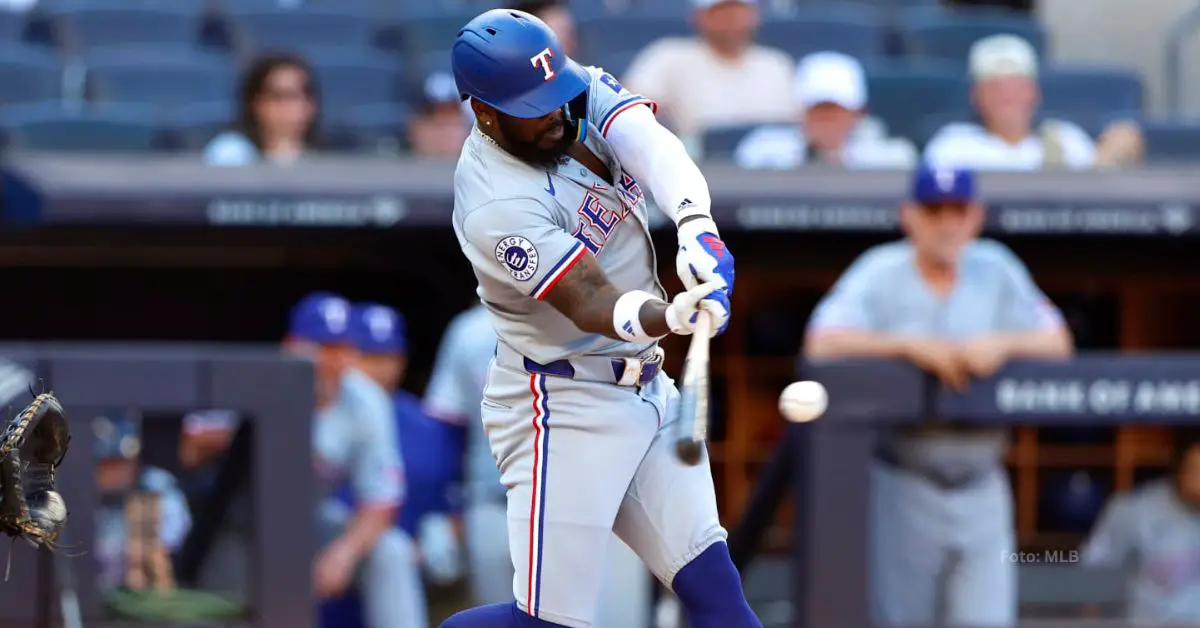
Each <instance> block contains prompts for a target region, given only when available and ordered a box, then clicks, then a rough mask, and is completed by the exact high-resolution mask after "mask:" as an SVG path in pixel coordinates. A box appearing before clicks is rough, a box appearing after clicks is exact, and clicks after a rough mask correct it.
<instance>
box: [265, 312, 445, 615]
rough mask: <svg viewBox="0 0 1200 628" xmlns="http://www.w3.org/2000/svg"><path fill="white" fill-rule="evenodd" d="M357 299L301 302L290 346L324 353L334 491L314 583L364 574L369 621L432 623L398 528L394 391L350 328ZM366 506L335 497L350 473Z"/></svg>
mask: <svg viewBox="0 0 1200 628" xmlns="http://www.w3.org/2000/svg"><path fill="white" fill-rule="evenodd" d="M350 315H351V310H350V303H349V302H348V301H346V299H344V298H342V297H340V296H337V295H334V294H330V293H326V292H321V293H315V294H312V295H309V296H307V297H305V298H304V299H303V300H301V301H300V303H299V304H297V305H296V306H295V308H293V310H292V313H291V322H290V326H289V330H288V336H287V338H286V339H285V340H284V347H285V349H287V350H288V351H289V352H291V353H293V354H296V355H300V356H306V357H309V358H310V359H312V360H313V361H314V368H315V378H314V379H315V385H316V402H317V416H316V420H315V421H314V422H313V430H314V432H313V446H314V448H315V449H316V452H315V456H314V459H315V460H316V464H317V478H318V481H320V482H322V484H323V488H324V490H323V491H322V493H321V494H322V498H321V501H320V503H319V504H318V505H317V506H318V512H317V514H318V530H319V531H320V533H321V538H322V541H323V543H324V546H323V548H322V549H321V551H320V552H319V553H318V555H317V559H316V564H315V566H314V571H313V584H314V587H315V593H316V594H317V597H318V598H319V599H323V600H324V599H330V598H333V597H336V596H339V595H341V594H342V593H344V592H345V591H346V590H347V589H349V588H350V586H351V584H352V581H353V580H354V579H355V576H356V575H361V577H360V578H358V584H359V588H360V590H361V591H362V594H363V602H364V615H365V618H366V623H367V625H368V626H369V628H408V627H409V626H425V625H427V623H428V622H427V620H426V619H425V617H424V605H423V604H420V605H416V604H414V602H413V600H414V599H423V598H422V596H423V592H422V591H421V583H420V581H419V580H417V581H414V569H413V568H412V564H413V558H412V556H413V553H412V545H411V543H410V542H409V541H408V540H407V538H406V537H405V536H404V535H403V534H401V533H400V531H399V530H396V529H395V528H393V526H392V522H393V519H394V517H395V512H396V509H397V508H398V507H399V505H400V501H401V498H402V489H403V487H402V474H401V467H400V455H399V453H398V452H397V449H396V431H395V426H394V424H393V420H392V407H391V403H390V402H389V400H388V397H387V393H385V392H384V391H383V389H382V388H380V386H379V385H378V384H376V383H375V382H373V381H372V380H371V379H370V378H369V377H367V376H366V375H364V374H363V372H362V371H360V370H359V369H357V368H355V361H356V358H357V355H356V352H355V351H354V349H353V345H352V342H351V335H350V318H351V316H350ZM347 480H348V481H349V482H350V483H351V484H352V486H353V488H354V499H355V503H356V504H357V507H356V508H354V509H353V510H352V509H349V508H347V507H346V506H345V504H344V503H343V502H341V501H340V500H338V499H337V498H336V496H335V495H334V493H335V491H336V489H337V487H338V485H339V484H341V482H343V481H347Z"/></svg>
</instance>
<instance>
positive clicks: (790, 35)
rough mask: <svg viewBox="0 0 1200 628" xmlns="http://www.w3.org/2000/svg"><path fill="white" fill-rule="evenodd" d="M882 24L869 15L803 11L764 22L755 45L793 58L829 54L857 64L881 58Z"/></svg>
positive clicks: (856, 12) (874, 16) (871, 14)
mask: <svg viewBox="0 0 1200 628" xmlns="http://www.w3.org/2000/svg"><path fill="white" fill-rule="evenodd" d="M885 35H886V31H885V29H884V26H883V22H882V21H880V20H879V19H878V18H877V16H876V15H875V14H874V13H873V12H870V11H846V10H839V11H828V10H825V11H818V10H813V11H804V12H800V13H797V14H795V15H793V16H792V17H791V18H790V19H787V20H770V21H767V22H764V23H763V24H762V26H761V27H760V28H759V30H758V43H760V44H763V45H764V46H772V47H774V48H778V49H780V50H783V51H784V52H787V53H788V54H790V55H792V56H793V57H795V58H797V59H798V58H800V57H803V56H804V55H807V54H810V53H813V52H820V51H823V50H832V51H835V52H841V53H845V54H848V55H850V56H852V57H855V58H857V59H860V60H865V59H870V58H873V57H877V56H881V55H882V54H883V52H884V44H885V42H886V37H885Z"/></svg>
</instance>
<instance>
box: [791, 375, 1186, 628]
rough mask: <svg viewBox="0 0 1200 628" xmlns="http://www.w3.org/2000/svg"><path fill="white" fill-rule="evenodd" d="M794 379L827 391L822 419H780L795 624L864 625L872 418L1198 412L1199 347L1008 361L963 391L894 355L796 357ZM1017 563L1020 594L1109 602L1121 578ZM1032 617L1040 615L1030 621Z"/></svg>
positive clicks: (1164, 419)
mask: <svg viewBox="0 0 1200 628" xmlns="http://www.w3.org/2000/svg"><path fill="white" fill-rule="evenodd" d="M797 379H813V380H817V381H819V382H821V383H823V384H824V385H825V386H826V388H827V389H828V391H829V399H830V403H829V409H828V411H827V412H826V414H825V416H824V417H822V418H821V419H820V420H819V421H816V422H814V423H811V424H807V425H792V426H789V428H788V436H787V438H788V447H789V448H790V450H791V452H790V455H789V456H788V457H787V461H788V464H790V466H791V486H792V490H793V495H794V498H795V501H794V503H795V509H796V514H795V517H794V526H795V527H794V544H793V547H794V552H795V556H794V565H795V572H794V580H793V586H794V596H795V597H794V599H795V600H796V609H797V612H796V616H795V617H794V619H793V625H794V626H797V627H804V628H819V627H823V626H833V625H837V626H840V627H844V628H851V627H855V628H859V627H862V628H866V627H868V626H869V608H868V603H867V600H868V598H867V593H868V591H867V588H868V586H869V585H868V583H869V579H868V573H867V570H868V562H867V559H868V554H867V552H868V551H869V550H868V545H867V539H868V492H869V470H870V467H871V461H872V454H873V450H874V447H875V438H876V434H877V433H878V431H879V429H880V428H884V427H889V426H893V425H897V424H901V423H912V422H917V421H919V420H921V418H922V417H927V416H942V417H954V418H955V419H958V420H963V421H970V422H980V423H989V424H1005V425H1012V424H1037V425H1071V424H1075V425H1080V424H1087V425H1111V424H1129V423H1143V424H1178V423H1189V422H1197V421H1200V355H1186V354H1164V355H1155V354H1137V355H1133V354H1116V353H1082V354H1080V355H1078V356H1077V357H1076V358H1075V359H1074V360H1072V361H1069V362H1065V363H1032V362H1022V363H1013V364H1010V365H1008V366H1007V367H1005V368H1004V369H1003V370H1002V371H1001V372H1000V373H998V374H997V375H996V376H994V377H992V378H990V379H988V380H984V381H977V382H973V383H972V384H971V387H970V388H969V389H968V390H967V391H966V392H965V393H955V392H950V391H947V390H944V389H943V388H942V387H941V385H940V384H939V383H938V382H937V381H936V380H935V379H934V378H932V377H930V376H927V375H926V374H924V373H922V372H921V371H919V370H917V369H916V368H914V367H912V366H911V365H909V364H907V363H903V362H890V361H859V360H848V361H836V362H827V363H823V364H808V363H801V364H800V365H799V367H798V377H797ZM1019 573H1020V585H1021V587H1022V589H1023V592H1022V593H1021V595H1020V598H1021V600H1022V602H1035V603H1036V602H1040V603H1049V602H1052V601H1054V600H1061V602H1062V603H1086V602H1096V603H1100V602H1113V601H1115V600H1114V598H1115V597H1117V596H1120V595H1121V594H1122V593H1123V588H1124V587H1123V584H1124V577H1123V575H1122V574H1121V573H1120V572H1114V571H1112V570H1083V569H1081V568H1078V567H1072V566H1070V565H1060V566H1054V565H1037V566H1030V567H1028V568H1026V567H1022V568H1021V569H1020V570H1019ZM1083 621H1084V622H1085V623H1089V625H1095V624H1094V622H1095V620H1083ZM1116 623H1118V624H1119V623H1120V622H1116ZM1026 624H1027V622H1025V621H1023V622H1022V625H1026ZM1035 624H1036V625H1046V624H1045V623H1044V622H1042V621H1040V620H1038V621H1031V622H1028V625H1035ZM1060 625H1062V624H1060Z"/></svg>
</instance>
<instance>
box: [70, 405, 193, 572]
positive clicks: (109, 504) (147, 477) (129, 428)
mask: <svg viewBox="0 0 1200 628" xmlns="http://www.w3.org/2000/svg"><path fill="white" fill-rule="evenodd" d="M92 436H93V451H94V457H95V459H96V483H97V485H98V488H99V491H100V509H99V511H98V512H97V515H96V547H95V552H96V561H97V563H98V566H99V577H98V578H99V584H100V586H101V587H102V588H111V587H117V586H122V585H123V584H124V582H125V546H126V542H127V541H128V539H129V531H128V530H127V529H126V527H127V526H126V513H125V499H126V497H128V496H129V495H130V494H131V493H135V492H147V493H151V494H154V495H157V496H158V499H159V505H158V507H159V520H158V521H157V524H158V537H159V540H160V541H161V542H162V544H163V547H164V548H165V549H166V550H167V551H168V552H170V553H173V552H175V551H176V550H178V549H179V547H180V546H181V545H182V544H183V540H184V538H186V537H187V534H188V532H189V531H190V530H191V528H192V515H191V511H190V510H189V508H188V504H187V499H186V498H185V497H184V495H183V492H182V491H181V490H179V486H178V483H177V482H176V480H175V476H173V475H171V473H170V472H168V471H166V470H164V469H160V468H158V467H153V466H150V465H142V464H141V463H140V462H139V455H140V454H141V438H140V436H139V434H138V425H137V423H136V422H135V421H133V420H131V419H128V418H108V417H99V418H97V419H96V420H94V421H93V422H92Z"/></svg>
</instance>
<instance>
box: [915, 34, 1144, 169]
mask: <svg viewBox="0 0 1200 628" xmlns="http://www.w3.org/2000/svg"><path fill="white" fill-rule="evenodd" d="M969 68H970V69H969V71H970V75H971V79H972V81H973V83H974V84H973V85H972V88H971V102H972V104H973V105H974V107H975V109H976V111H978V112H979V119H980V121H981V123H972V122H956V123H952V124H948V125H946V126H945V127H943V128H942V129H941V130H939V131H938V132H937V133H936V134H935V135H934V136H933V138H932V139H930V141H929V144H928V145H927V146H926V148H925V158H926V160H927V161H928V162H930V163H931V164H935V165H939V166H944V167H963V168H972V169H977V170H1038V169H1043V168H1069V169H1073V170H1084V169H1090V168H1094V167H1099V166H1114V165H1120V164H1125V163H1129V162H1132V161H1136V160H1137V159H1138V158H1140V156H1141V150H1142V141H1141V133H1140V131H1139V130H1138V128H1137V127H1136V125H1134V124H1133V123H1130V122H1126V121H1120V122H1116V123H1114V124H1113V125H1112V126H1110V128H1109V129H1107V130H1106V131H1105V133H1104V134H1103V135H1102V136H1101V138H1100V140H1099V142H1093V141H1092V138H1091V137H1089V136H1088V134H1087V132H1085V131H1084V130H1083V129H1082V128H1080V127H1079V126H1078V125H1077V124H1075V123H1073V122H1070V121H1066V120H1053V119H1051V120H1045V121H1043V122H1042V123H1041V124H1040V125H1038V126H1037V127H1036V128H1035V126H1034V124H1035V121H1034V117H1035V116H1036V114H1037V108H1038V105H1039V103H1040V99H1041V92H1040V89H1039V87H1038V83H1037V77H1038V57H1037V52H1036V51H1035V50H1034V48H1033V46H1032V45H1030V43H1029V42H1027V41H1025V40H1024V39H1022V38H1020V37H1017V36H1015V35H993V36H991V37H985V38H983V39H981V40H979V41H977V42H975V45H973V46H972V47H971V53H970V57H969Z"/></svg>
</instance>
